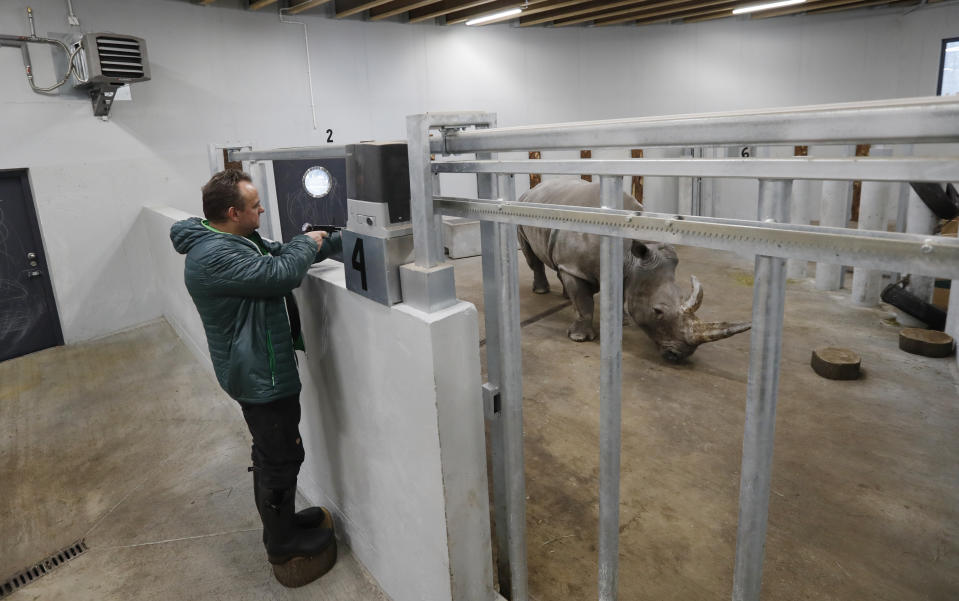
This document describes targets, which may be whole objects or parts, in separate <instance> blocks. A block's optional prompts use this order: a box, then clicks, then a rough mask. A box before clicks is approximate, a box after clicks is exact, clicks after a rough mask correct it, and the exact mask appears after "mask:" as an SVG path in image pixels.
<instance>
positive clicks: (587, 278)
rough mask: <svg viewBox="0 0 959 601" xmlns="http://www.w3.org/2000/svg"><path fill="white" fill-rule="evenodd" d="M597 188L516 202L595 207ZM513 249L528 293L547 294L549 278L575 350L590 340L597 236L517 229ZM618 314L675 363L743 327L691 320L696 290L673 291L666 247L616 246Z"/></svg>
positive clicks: (627, 203) (554, 190)
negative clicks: (563, 301)
mask: <svg viewBox="0 0 959 601" xmlns="http://www.w3.org/2000/svg"><path fill="white" fill-rule="evenodd" d="M599 194H600V192H599V183H588V182H585V181H583V180H580V179H557V180H549V181H546V182H543V183H541V184H539V185H538V186H536V187H535V188H533V189H532V190H530V191H529V192H526V193H525V194H523V195H522V196H521V197H520V199H519V201H520V202H531V203H541V204H553V205H568V206H581V207H599V206H601V204H600V197H599ZM623 196H624V199H623V208H625V209H627V210H637V211H638V210H640V209H641V208H642V206H641V205H640V204H639V202H637V201H636V199H635V198H633V197H632V196H630V195H628V194H624V195H623ZM518 237H519V246H520V249H521V250H522V251H523V255H525V257H526V262H527V263H528V264H529V266H530V269H532V270H533V292H535V293H537V294H545V293H547V292H549V281H548V280H547V279H546V267H549V268H550V269H553V270H555V271H556V273H557V275H558V276H559V279H560V281H561V282H562V283H563V289H564V293H565V295H566V296H568V297H569V299H570V300H571V301H572V304H573V309H574V310H575V312H576V320H575V321H574V322H573V323H572V324H571V325H570V326H569V328H568V329H567V335H568V336H569V337H570V339H572V340H574V341H576V342H582V341H586V340H593V339H594V338H596V332H595V331H594V329H593V295H594V294H596V293H597V292H598V291H599V280H600V276H599V261H600V236H598V235H595V234H584V233H581V232H573V231H569V230H553V229H547V228H540V227H529V226H522V225H521V226H519V228H518ZM623 246H624V249H623V297H624V299H623V300H624V308H625V311H626V313H627V314H628V315H629V317H630V318H631V319H632V321H633V322H634V323H635V324H636V325H638V326H639V327H640V328H642V330H643V331H644V332H645V333H646V334H647V335H648V336H649V337H650V338H652V340H653V342H655V343H656V346H657V347H658V348H659V351H660V354H661V355H662V356H663V358H665V359H666V360H669V361H680V360H682V359H684V358H686V357H688V356H689V355H691V354H693V352H694V351H695V350H696V347H697V346H699V345H700V344H703V343H704V342H713V341H715V340H721V339H723V338H727V337H729V336H732V335H734V334H738V333H739V332H744V331H746V330H748V329H749V327H750V324H749V323H748V322H743V323H729V322H704V321H700V320H699V318H698V317H696V314H695V313H696V310H697V309H698V308H699V305H700V304H701V303H702V300H703V287H702V285H701V284H700V283H699V280H697V279H696V276H691V278H690V279H691V281H692V292H691V293H690V294H689V295H684V294H683V293H681V292H680V289H679V286H677V285H676V277H675V276H676V264H677V263H678V262H679V258H678V257H677V255H676V249H674V248H673V247H672V246H671V245H669V244H658V243H649V242H640V241H638V240H626V239H624V240H623Z"/></svg>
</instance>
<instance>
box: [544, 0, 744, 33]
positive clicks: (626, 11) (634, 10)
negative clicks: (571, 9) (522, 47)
mask: <svg viewBox="0 0 959 601" xmlns="http://www.w3.org/2000/svg"><path fill="white" fill-rule="evenodd" d="M693 1H695V0H663V1H662V2H653V3H649V2H646V3H644V4H642V5H641V6H630V7H628V8H622V9H619V10H613V11H609V12H606V11H600V12H594V13H592V14H587V15H582V16H579V17H574V18H571V19H561V20H557V21H553V26H554V27H566V26H568V25H576V24H579V23H585V22H586V21H596V20H597V19H608V18H612V17H618V16H620V15H635V14H643V13H646V12H648V11H651V10H656V9H659V8H664V7H669V6H681V5H685V4H691V2H693ZM713 2H714V3H716V2H729V0H713ZM707 5H708V3H707ZM695 6H701V5H700V4H698V3H697V4H696V5H695Z"/></svg>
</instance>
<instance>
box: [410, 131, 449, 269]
mask: <svg viewBox="0 0 959 601" xmlns="http://www.w3.org/2000/svg"><path fill="white" fill-rule="evenodd" d="M406 136H407V137H406V143H407V152H408V153H409V166H410V212H411V217H412V221H413V254H414V256H415V261H416V265H417V266H419V267H435V266H436V265H439V264H440V263H442V262H443V224H442V221H441V220H440V215H439V214H438V213H436V212H435V211H434V210H433V196H434V192H433V172H432V169H431V168H430V125H429V115H426V114H422V115H410V116H409V117H407V118H406Z"/></svg>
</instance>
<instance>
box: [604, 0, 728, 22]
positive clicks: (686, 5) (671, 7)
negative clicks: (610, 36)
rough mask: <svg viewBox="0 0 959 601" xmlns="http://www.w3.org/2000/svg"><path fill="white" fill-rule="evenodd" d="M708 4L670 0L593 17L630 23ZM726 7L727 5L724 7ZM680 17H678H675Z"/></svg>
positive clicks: (717, 0)
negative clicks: (613, 14)
mask: <svg viewBox="0 0 959 601" xmlns="http://www.w3.org/2000/svg"><path fill="white" fill-rule="evenodd" d="M707 1H708V2H709V3H712V4H714V5H716V4H720V5H724V4H735V3H736V2H735V0H707ZM704 6H706V4H704V3H703V2H701V1H700V0H681V1H679V2H677V1H676V0H669V1H668V2H661V3H657V5H656V6H654V7H642V8H639V9H634V10H632V11H628V12H624V11H618V12H621V13H622V14H619V15H615V16H612V15H611V16H608V17H604V16H602V15H597V16H596V17H595V18H594V19H593V23H594V24H595V25H601V26H602V25H619V24H621V23H630V22H632V21H638V20H648V19H652V18H663V17H666V19H665V20H670V19H672V18H674V17H671V16H670V15H673V14H684V13H686V12H689V11H697V10H701V9H702V8H703V7H704ZM723 8H725V7H723ZM709 10H710V11H711V12H712V11H716V10H722V9H721V8H718V7H717V8H712V9H709ZM675 18H678V17H675Z"/></svg>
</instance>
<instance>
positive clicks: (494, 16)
mask: <svg viewBox="0 0 959 601" xmlns="http://www.w3.org/2000/svg"><path fill="white" fill-rule="evenodd" d="M805 1H806V0H803V2H805ZM521 12H523V9H522V8H511V9H509V10H504V11H500V12H498V13H493V14H491V15H484V16H482V17H476V18H475V19H470V20H469V21H467V22H466V24H467V25H482V24H483V23H489V22H490V21H496V20H499V19H502V18H504V17H512V16H513V15H518V14H520V13H521Z"/></svg>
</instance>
